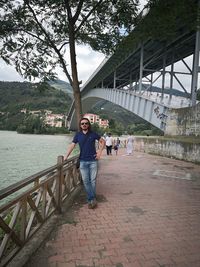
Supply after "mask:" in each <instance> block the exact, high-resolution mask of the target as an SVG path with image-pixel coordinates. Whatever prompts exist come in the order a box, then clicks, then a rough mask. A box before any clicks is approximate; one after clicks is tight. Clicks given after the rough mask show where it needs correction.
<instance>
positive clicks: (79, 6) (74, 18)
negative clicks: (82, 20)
mask: <svg viewBox="0 0 200 267" xmlns="http://www.w3.org/2000/svg"><path fill="white" fill-rule="evenodd" d="M83 2H84V0H80V1H79V4H78V7H77V10H76V13H75V15H74V16H73V23H74V24H75V23H76V21H77V19H78V16H79V15H80V12H81V9H82V6H83Z"/></svg>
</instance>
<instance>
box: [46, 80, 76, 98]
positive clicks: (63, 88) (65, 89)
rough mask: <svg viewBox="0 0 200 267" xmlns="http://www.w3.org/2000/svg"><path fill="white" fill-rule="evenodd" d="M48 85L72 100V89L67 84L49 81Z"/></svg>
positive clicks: (59, 81)
mask: <svg viewBox="0 0 200 267" xmlns="http://www.w3.org/2000/svg"><path fill="white" fill-rule="evenodd" d="M48 84H49V85H50V86H52V87H54V88H56V89H58V90H61V91H63V92H65V93H67V94H68V95H69V96H70V98H71V99H73V89H72V87H71V85H70V84H69V83H67V82H65V81H61V80H55V81H49V82H48Z"/></svg>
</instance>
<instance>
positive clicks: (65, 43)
mask: <svg viewBox="0 0 200 267" xmlns="http://www.w3.org/2000/svg"><path fill="white" fill-rule="evenodd" d="M67 44H69V42H64V43H63V44H62V45H61V47H60V48H59V49H58V50H59V51H61V50H62V48H63V46H65V45H67Z"/></svg>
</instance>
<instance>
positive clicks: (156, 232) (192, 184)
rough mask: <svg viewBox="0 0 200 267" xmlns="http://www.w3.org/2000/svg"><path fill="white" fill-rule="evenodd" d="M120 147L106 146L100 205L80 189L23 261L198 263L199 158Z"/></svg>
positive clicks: (66, 266) (64, 265) (128, 266)
mask: <svg viewBox="0 0 200 267" xmlns="http://www.w3.org/2000/svg"><path fill="white" fill-rule="evenodd" d="M124 154H125V150H124V149H121V150H119V154H118V155H117V156H116V155H114V154H113V155H112V156H106V155H105V152H104V155H103V156H102V159H101V160H100V162H99V165H100V168H99V173H98V181H97V196H98V208H96V209H94V210H91V209H88V207H87V205H86V201H85V194H84V192H82V193H81V195H80V196H79V198H78V199H77V200H76V201H75V202H74V203H73V205H72V207H71V208H70V209H69V210H68V211H64V213H63V215H62V218H61V220H60V221H59V223H58V225H57V226H56V227H55V229H54V230H53V232H52V234H51V235H50V236H49V238H48V240H46V241H45V243H44V244H43V246H42V247H41V248H40V249H39V250H38V251H37V252H36V253H35V254H34V255H33V257H32V258H31V259H30V261H29V262H28V263H27V264H26V267H41V266H44V267H45V266H51V267H86V266H88V267H161V266H162V267H169V266H175V267H177V266H179V267H194V266H196V267H199V266H200V166H199V165H195V164H193V163H188V162H183V161H179V160H175V159H170V158H164V157H159V156H155V155H149V154H145V153H142V152H134V153H133V155H131V156H125V155H124Z"/></svg>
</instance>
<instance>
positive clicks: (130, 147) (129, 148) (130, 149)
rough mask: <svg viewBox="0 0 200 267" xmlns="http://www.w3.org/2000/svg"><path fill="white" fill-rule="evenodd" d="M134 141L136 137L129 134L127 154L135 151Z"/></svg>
mask: <svg viewBox="0 0 200 267" xmlns="http://www.w3.org/2000/svg"><path fill="white" fill-rule="evenodd" d="M133 143H134V137H133V136H131V135H129V136H128V138H127V141H126V153H127V155H131V154H132V153H133Z"/></svg>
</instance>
